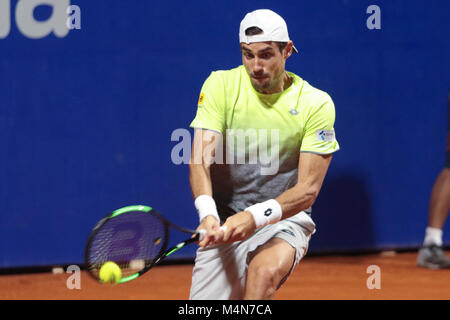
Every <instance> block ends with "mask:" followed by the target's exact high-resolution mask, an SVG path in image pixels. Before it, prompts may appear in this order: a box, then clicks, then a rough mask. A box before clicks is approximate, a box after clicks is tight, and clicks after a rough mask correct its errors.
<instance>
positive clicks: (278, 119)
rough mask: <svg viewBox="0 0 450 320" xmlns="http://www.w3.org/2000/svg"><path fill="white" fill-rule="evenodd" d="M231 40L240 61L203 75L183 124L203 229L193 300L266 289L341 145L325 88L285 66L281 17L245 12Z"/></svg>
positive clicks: (291, 255)
mask: <svg viewBox="0 0 450 320" xmlns="http://www.w3.org/2000/svg"><path fill="white" fill-rule="evenodd" d="M239 39H240V45H241V51H242V61H243V65H241V66H239V67H238V68H235V69H232V70H228V71H216V72H212V73H211V75H210V76H209V77H208V79H207V80H206V81H205V83H204V85H203V87H202V90H201V94H200V99H199V104H198V109H197V115H196V117H195V119H194V120H193V122H192V123H191V127H193V128H195V134H194V141H193V148H192V156H191V163H190V183H191V189H192V193H193V196H194V199H195V206H196V208H197V210H198V213H199V218H200V225H199V227H198V230H200V229H204V230H206V235H205V237H204V238H203V240H201V241H200V242H199V246H200V248H199V249H198V250H197V256H196V260H195V266H194V270H193V276H192V285H191V293H190V298H191V299H272V298H273V297H274V294H275V291H276V290H277V289H278V288H279V287H280V286H281V284H282V283H283V282H284V281H285V280H286V279H287V277H288V275H289V274H290V273H291V272H292V270H293V268H294V267H295V266H296V265H297V264H298V262H299V261H300V259H301V258H302V257H303V256H304V255H305V254H306V251H307V248H308V242H309V239H310V237H311V235H312V234H313V233H314V232H315V224H314V222H313V220H312V219H311V216H310V215H311V206H312V204H313V203H314V201H315V200H316V198H317V195H318V194H319V190H320V188H321V186H322V182H323V180H324V178H325V174H326V172H327V170H328V167H329V165H330V161H331V157H332V153H333V152H335V151H337V150H339V145H338V143H337V141H336V139H335V134H334V128H333V126H334V120H335V110H334V104H333V102H332V100H331V98H330V97H329V95H328V94H327V93H325V92H323V91H320V90H318V89H316V88H314V87H312V86H311V85H310V84H308V83H307V82H306V81H304V80H303V79H301V78H300V77H298V76H297V75H295V74H294V73H291V72H287V71H286V70H285V64H286V60H287V59H288V58H289V57H290V56H291V54H292V53H293V52H297V49H295V47H294V45H293V42H292V41H291V40H290V39H289V35H288V30H287V26H286V23H285V21H284V20H283V18H282V17H280V16H279V15H278V14H276V13H275V12H273V11H270V10H266V9H262V10H256V11H253V12H251V13H248V14H247V15H246V16H245V17H244V19H243V20H242V22H241V25H240V31H239ZM236 140H240V141H241V142H242V141H245V142H247V141H248V143H246V144H245V145H244V146H242V145H241V146H239V141H238V143H237V145H236ZM236 147H237V148H236ZM236 149H237V152H236ZM255 156H257V157H258V159H255ZM247 158H250V160H249V161H248V162H245V163H244V162H243V161H242V160H243V159H247ZM221 224H222V226H221Z"/></svg>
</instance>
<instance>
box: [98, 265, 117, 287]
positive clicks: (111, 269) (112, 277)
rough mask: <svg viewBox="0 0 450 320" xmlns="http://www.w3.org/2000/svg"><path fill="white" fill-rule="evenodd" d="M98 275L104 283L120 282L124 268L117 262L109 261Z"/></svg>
mask: <svg viewBox="0 0 450 320" xmlns="http://www.w3.org/2000/svg"><path fill="white" fill-rule="evenodd" d="M98 276H99V278H100V281H101V282H103V283H118V282H119V281H120V278H122V270H120V267H119V266H118V265H117V264H116V263H114V262H112V261H108V262H105V263H104V264H103V266H102V267H101V268H100V271H99V275H98Z"/></svg>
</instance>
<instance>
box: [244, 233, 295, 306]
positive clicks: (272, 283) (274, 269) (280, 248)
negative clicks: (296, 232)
mask: <svg viewBox="0 0 450 320" xmlns="http://www.w3.org/2000/svg"><path fill="white" fill-rule="evenodd" d="M295 253H296V250H295V248H293V247H292V246H291V245H290V244H289V243H287V242H286V241H285V240H283V239H280V238H272V239H271V240H269V241H268V242H267V243H266V244H264V245H262V246H260V247H259V248H258V249H257V250H256V251H255V252H254V254H253V257H252V259H251V261H250V264H249V266H248V271H247V280H246V285H245V295H244V299H249V300H260V299H272V298H273V297H274V294H275V292H276V290H277V289H278V287H279V285H280V284H281V282H282V281H283V280H284V279H285V278H286V277H287V276H288V275H289V273H290V271H291V269H292V268H293V266H294V262H295Z"/></svg>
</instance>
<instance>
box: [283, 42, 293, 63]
mask: <svg viewBox="0 0 450 320" xmlns="http://www.w3.org/2000/svg"><path fill="white" fill-rule="evenodd" d="M293 48H294V42H292V41H289V42H288V43H287V44H286V47H285V48H284V50H283V53H284V58H285V59H287V58H289V57H290V56H291V54H292V52H293V50H294V49H293Z"/></svg>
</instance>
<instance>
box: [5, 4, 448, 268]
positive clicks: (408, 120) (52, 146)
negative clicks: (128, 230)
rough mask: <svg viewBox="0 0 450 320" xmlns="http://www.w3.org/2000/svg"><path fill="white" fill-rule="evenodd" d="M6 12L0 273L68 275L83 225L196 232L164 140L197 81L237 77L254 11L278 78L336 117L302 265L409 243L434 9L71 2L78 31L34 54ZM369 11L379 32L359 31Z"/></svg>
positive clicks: (438, 55) (440, 41) (418, 190)
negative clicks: (44, 270)
mask: <svg viewBox="0 0 450 320" xmlns="http://www.w3.org/2000/svg"><path fill="white" fill-rule="evenodd" d="M22 1H23V0H22ZM17 2H18V1H17V0H14V1H11V30H10V33H9V35H7V36H6V37H4V39H0V267H20V266H38V265H52V264H65V263H82V256H83V248H84V244H85V241H86V237H87V236H88V234H89V232H90V230H91V228H92V227H93V226H94V224H95V222H96V221H97V220H98V219H100V218H101V217H103V216H104V215H105V214H106V213H108V212H110V211H112V210H114V209H116V208H119V207H122V206H125V205H129V204H146V205H150V206H152V207H154V208H157V209H159V211H161V212H163V213H164V214H166V215H167V216H168V217H169V218H170V219H171V220H172V221H174V222H177V223H178V224H180V225H182V226H185V227H192V228H195V227H196V224H197V214H196V212H195V209H194V206H193V201H192V198H191V193H190V188H189V183H188V168H187V166H186V165H184V164H181V165H175V164H173V163H172V161H171V151H172V148H173V147H174V146H175V145H176V144H177V142H176V141H171V134H172V132H173V131H174V130H175V129H177V128H185V129H187V128H188V126H189V123H190V121H191V120H192V119H193V117H194V115H195V112H196V103H197V99H198V95H199V91H200V88H201V85H202V83H203V81H204V80H205V79H206V77H207V76H208V75H209V73H210V72H211V71H213V70H218V69H229V68H233V67H235V66H237V65H239V64H240V63H241V57H240V52H239V44H238V28H239V23H240V20H241V19H242V18H243V16H244V15H245V13H246V12H248V11H252V10H254V9H258V8H271V9H272V10H274V11H276V12H278V13H279V14H280V15H282V16H283V17H284V18H285V20H286V21H287V24H288V26H289V31H290V35H291V38H292V39H293V40H294V42H295V45H296V47H297V48H298V49H299V51H300V55H295V56H293V57H291V58H290V59H289V60H288V63H287V69H288V70H289V71H292V72H294V73H296V74H298V75H300V76H301V77H303V78H304V79H306V80H307V81H308V82H310V83H311V84H312V85H314V86H316V87H318V88H320V89H322V90H324V91H327V92H328V93H329V94H330V95H331V96H332V98H333V100H334V102H335V105H336V112H337V117H336V126H335V128H336V131H337V137H338V139H339V142H340V145H341V150H340V151H339V152H338V153H337V154H336V155H335V157H334V160H333V162H332V164H331V167H330V170H329V172H328V175H327V178H326V180H325V183H324V186H323V189H322V191H321V194H320V196H319V198H318V200H317V202H316V205H315V206H314V212H313V217H314V219H315V221H316V223H317V227H318V231H317V233H316V235H315V236H314V237H313V239H312V242H311V247H310V250H311V251H315V252H320V251H333V250H366V249H386V248H406V247H417V246H419V245H420V244H421V243H422V241H423V237H424V230H425V227H426V222H427V208H428V202H429V195H430V192H431V188H432V185H433V183H434V180H435V178H436V177H437V174H438V173H439V171H440V170H441V168H442V167H443V164H444V159H445V137H446V133H447V94H448V90H449V84H450V81H449V75H450V72H449V71H450V67H449V57H450V50H449V38H448V35H449V33H450V28H449V19H448V12H449V11H450V5H449V2H448V1H445V0H442V1H429V2H424V1H419V0H417V1H381V0H379V1H376V3H373V2H372V1H364V0H353V1H352V0H339V1H338V0H321V1H306V0H304V1H298V0H297V1H273V0H272V1H195V2H192V1H191V2H186V1H178V0H175V1H169V2H163V1H131V2H130V1H110V0H109V1H104V0H97V1H90V0H72V4H74V5H78V6H79V7H80V8H81V29H80V30H71V31H70V33H69V34H68V35H67V36H65V37H63V38H60V37H56V36H55V35H54V34H50V35H48V36H46V37H44V38H41V39H29V38H27V37H26V36H25V35H23V33H22V32H21V31H20V30H19V28H18V27H17V24H16V21H15V8H16V4H17ZM371 4H377V5H378V6H379V7H380V9H381V29H380V30H369V29H368V28H367V26H366V20H367V19H368V18H369V16H370V14H367V13H366V9H367V7H368V6H369V5H371ZM51 15H52V10H51V7H49V6H40V7H37V8H36V10H35V11H34V17H35V19H36V20H39V21H42V22H45V21H46V19H48V18H49V17H51ZM4 16H5V15H4V14H2V13H1V12H0V19H2V18H1V17H4ZM3 19H4V18H3ZM0 25H1V21H0ZM449 227H450V224H449V223H447V224H446V227H445V229H444V235H445V237H444V240H445V242H446V243H447V244H448V243H449V242H450V228H449ZM194 250H195V247H191V248H190V249H187V248H186V250H185V251H184V252H179V253H178V254H176V255H175V257H192V256H193V255H194Z"/></svg>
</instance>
